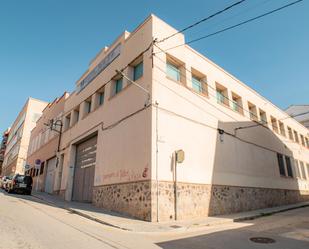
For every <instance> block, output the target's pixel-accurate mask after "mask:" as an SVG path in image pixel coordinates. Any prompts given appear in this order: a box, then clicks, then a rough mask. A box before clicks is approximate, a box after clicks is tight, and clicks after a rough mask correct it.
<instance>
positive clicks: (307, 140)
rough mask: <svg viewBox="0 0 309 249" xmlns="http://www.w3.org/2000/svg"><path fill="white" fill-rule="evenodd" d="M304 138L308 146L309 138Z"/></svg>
mask: <svg viewBox="0 0 309 249" xmlns="http://www.w3.org/2000/svg"><path fill="white" fill-rule="evenodd" d="M305 140H306V147H307V148H309V139H308V138H307V137H306V138H305Z"/></svg>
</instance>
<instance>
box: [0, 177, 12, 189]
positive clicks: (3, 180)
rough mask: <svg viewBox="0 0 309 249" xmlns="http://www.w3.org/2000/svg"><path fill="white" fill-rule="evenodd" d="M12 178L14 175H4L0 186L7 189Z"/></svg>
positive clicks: (0, 180)
mask: <svg viewBox="0 0 309 249" xmlns="http://www.w3.org/2000/svg"><path fill="white" fill-rule="evenodd" d="M11 179H12V176H3V177H1V179H0V188H2V189H6V187H7V183H8V182H9V181H10V180H11Z"/></svg>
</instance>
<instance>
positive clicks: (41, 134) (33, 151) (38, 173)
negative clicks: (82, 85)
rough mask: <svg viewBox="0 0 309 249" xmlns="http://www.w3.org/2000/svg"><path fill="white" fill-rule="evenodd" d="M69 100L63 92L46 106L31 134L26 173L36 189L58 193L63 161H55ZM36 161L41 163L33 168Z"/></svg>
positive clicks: (67, 95)
mask: <svg viewBox="0 0 309 249" xmlns="http://www.w3.org/2000/svg"><path fill="white" fill-rule="evenodd" d="M68 97H69V94H68V93H66V92H65V93H64V94H63V95H62V96H61V97H60V98H57V99H55V100H54V101H53V102H52V103H50V104H48V105H47V106H46V107H45V109H44V110H43V113H42V116H41V117H40V118H39V120H38V121H37V122H36V126H35V128H34V129H33V130H32V131H31V136H30V143H29V147H28V156H27V165H28V167H29V169H28V170H27V172H26V173H27V174H29V175H31V176H32V177H33V183H34V184H33V188H34V189H35V190H39V191H45V192H47V193H50V194H54V193H56V194H57V193H58V191H59V190H60V182H61V177H62V176H61V173H62V167H61V165H62V161H60V159H61V158H58V156H59V155H58V145H59V143H60V140H59V139H60V138H61V137H59V135H60V130H61V120H62V115H63V111H64V104H65V101H66V99H67V98H68ZM51 124H53V127H51ZM51 128H52V129H51ZM36 161H37V162H40V164H41V165H40V169H37V168H36V167H35V164H36Z"/></svg>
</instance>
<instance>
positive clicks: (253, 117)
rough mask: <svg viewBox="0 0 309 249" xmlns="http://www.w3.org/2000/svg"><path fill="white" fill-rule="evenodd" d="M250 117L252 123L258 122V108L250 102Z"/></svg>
mask: <svg viewBox="0 0 309 249" xmlns="http://www.w3.org/2000/svg"><path fill="white" fill-rule="evenodd" d="M248 108H249V116H250V119H251V120H252V121H258V116H257V109H256V106H255V105H254V104H252V103H250V102H249V101H248Z"/></svg>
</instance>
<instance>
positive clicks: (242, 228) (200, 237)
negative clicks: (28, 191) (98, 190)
mask: <svg viewBox="0 0 309 249" xmlns="http://www.w3.org/2000/svg"><path fill="white" fill-rule="evenodd" d="M252 237H266V238H271V239H273V240H274V243H270V244H260V243H254V242H252V241H251V240H250V238H252ZM18 248H27V249H38V248H44V249H45V248H53V249H54V248H57V249H58V248H59V249H61V248H74V249H78V248H87V249H88V248H91V249H96V248H103V249H104V248H112V249H124V248H125V249H131V248H132V249H133V248H134V249H135V248H143V249H148V248H149V249H152V248H162V249H202V248H203V249H248V248H250V249H251V248H252V249H261V248H266V249H309V208H301V209H295V210H292V211H288V212H284V213H280V214H277V215H273V216H268V217H264V218H260V219H256V220H253V221H248V222H239V223H231V224H222V225H218V226H213V227H205V228H202V229H201V228H199V229H197V230H189V231H183V232H175V233H162V234H149V233H147V234H146V233H145V234H144V233H132V232H129V231H122V230H119V229H116V228H112V227H109V226H105V225H102V224H99V223H96V222H94V221H91V220H88V219H86V218H83V217H80V216H78V215H76V214H72V213H70V212H68V211H67V210H64V209H60V208H57V207H54V206H52V205H49V204H46V203H44V202H42V201H40V200H38V199H36V198H34V197H32V196H22V195H16V194H13V195H9V194H6V193H4V192H3V191H0V249H18Z"/></svg>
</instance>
